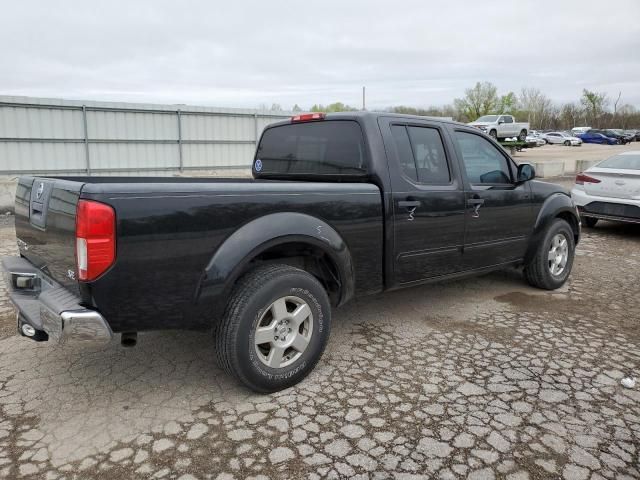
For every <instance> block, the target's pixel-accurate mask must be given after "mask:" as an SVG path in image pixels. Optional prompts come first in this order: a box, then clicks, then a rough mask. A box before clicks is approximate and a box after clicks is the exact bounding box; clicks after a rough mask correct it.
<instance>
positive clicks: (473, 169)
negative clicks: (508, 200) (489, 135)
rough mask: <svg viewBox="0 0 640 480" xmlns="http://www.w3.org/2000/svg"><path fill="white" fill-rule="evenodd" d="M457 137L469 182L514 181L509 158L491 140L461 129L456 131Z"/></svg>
mask: <svg viewBox="0 0 640 480" xmlns="http://www.w3.org/2000/svg"><path fill="white" fill-rule="evenodd" d="M455 139H456V143H457V144H458V148H459V150H460V153H461V155H462V160H463V163H464V167H465V169H466V171H467V177H468V178H469V182H471V183H472V184H476V185H482V184H491V185H496V184H498V185H500V184H510V183H513V182H512V179H511V170H510V169H509V164H508V162H507V159H506V158H505V156H504V155H503V154H502V153H500V152H499V151H498V149H497V148H496V147H495V146H494V145H493V144H492V143H491V142H489V141H488V140H487V139H485V138H483V137H481V136H480V135H475V134H473V133H467V132H461V131H457V132H455Z"/></svg>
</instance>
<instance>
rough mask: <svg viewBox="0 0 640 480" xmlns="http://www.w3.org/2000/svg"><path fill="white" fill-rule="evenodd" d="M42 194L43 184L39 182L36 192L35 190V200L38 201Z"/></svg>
mask: <svg viewBox="0 0 640 480" xmlns="http://www.w3.org/2000/svg"><path fill="white" fill-rule="evenodd" d="M43 193H44V183H42V182H40V185H38V190H36V198H37V199H38V200H40V198H41V197H42V194H43Z"/></svg>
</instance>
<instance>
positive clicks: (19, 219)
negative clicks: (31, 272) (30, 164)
mask: <svg viewBox="0 0 640 480" xmlns="http://www.w3.org/2000/svg"><path fill="white" fill-rule="evenodd" d="M83 185H84V184H83V183H82V182H76V181H70V180H62V179H54V178H38V177H21V178H20V180H19V181H18V186H17V191H16V207H15V212H16V218H15V222H16V237H17V239H18V247H19V248H20V254H21V255H22V256H23V257H25V258H27V259H28V260H29V261H31V263H33V265H35V266H36V267H37V268H39V269H40V270H42V271H43V272H44V273H46V274H47V275H48V276H49V277H51V278H52V279H54V280H55V281H56V282H58V283H59V284H61V285H63V286H64V287H66V288H67V289H69V290H70V291H72V292H74V293H78V290H79V288H78V282H77V280H76V258H75V256H76V254H75V228H76V226H75V222H76V206H77V204H78V199H79V197H80V191H81V190H82V187H83Z"/></svg>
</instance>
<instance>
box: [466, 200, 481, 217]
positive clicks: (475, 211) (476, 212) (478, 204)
mask: <svg viewBox="0 0 640 480" xmlns="http://www.w3.org/2000/svg"><path fill="white" fill-rule="evenodd" d="M467 203H468V204H469V205H471V206H473V212H471V217H473V218H479V217H480V207H481V206H482V205H484V198H475V197H474V198H469V199H467Z"/></svg>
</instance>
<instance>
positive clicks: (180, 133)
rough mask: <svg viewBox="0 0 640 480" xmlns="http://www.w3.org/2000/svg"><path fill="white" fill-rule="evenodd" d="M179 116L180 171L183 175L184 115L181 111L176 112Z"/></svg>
mask: <svg viewBox="0 0 640 480" xmlns="http://www.w3.org/2000/svg"><path fill="white" fill-rule="evenodd" d="M176 113H177V114H178V155H179V164H178V170H179V171H180V173H182V171H183V169H184V164H183V160H182V113H180V109H178V110H177V111H176Z"/></svg>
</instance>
